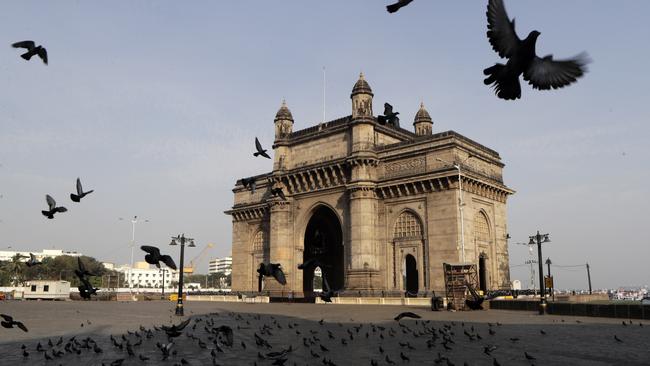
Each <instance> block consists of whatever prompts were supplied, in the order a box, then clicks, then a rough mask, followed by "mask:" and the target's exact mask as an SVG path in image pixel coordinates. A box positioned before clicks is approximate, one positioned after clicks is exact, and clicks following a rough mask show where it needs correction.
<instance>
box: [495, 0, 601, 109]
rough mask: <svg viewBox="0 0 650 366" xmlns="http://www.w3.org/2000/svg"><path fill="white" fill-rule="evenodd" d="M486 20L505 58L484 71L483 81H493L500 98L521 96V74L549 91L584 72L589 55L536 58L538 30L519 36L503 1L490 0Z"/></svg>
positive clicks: (498, 48)
mask: <svg viewBox="0 0 650 366" xmlns="http://www.w3.org/2000/svg"><path fill="white" fill-rule="evenodd" d="M487 20H488V31H487V37H488V40H489V41H490V44H491V45H492V48H493V49H494V51H495V52H497V53H498V54H499V56H500V57H502V58H507V59H508V62H507V63H506V64H505V65H504V64H500V63H497V64H495V65H494V66H491V67H488V68H487V69H485V70H483V73H484V74H485V75H486V76H487V78H485V80H484V81H483V82H484V83H485V85H490V84H493V86H494V91H495V93H496V95H497V96H498V97H499V98H501V99H505V100H515V99H519V98H521V85H520V84H519V75H521V74H523V77H524V80H526V81H528V83H529V84H530V85H532V87H533V88H534V89H539V90H548V89H557V88H562V87H565V86H567V85H569V84H571V83H573V82H575V81H576V80H577V79H578V78H579V77H581V76H583V75H584V73H585V72H586V71H587V69H586V65H587V64H588V63H589V58H588V57H587V55H586V54H584V53H583V54H580V55H578V56H576V57H574V58H572V59H567V60H554V59H553V56H552V55H547V56H544V57H542V58H540V57H538V56H537V55H536V53H535V47H536V43H537V37H539V35H540V32H538V31H536V30H533V31H532V32H530V33H529V34H528V37H526V39H524V40H521V39H519V37H518V36H517V33H516V31H515V21H514V19H513V20H512V21H510V18H509V17H508V14H507V13H506V8H505V5H504V4H503V0H490V2H489V4H488V8H487Z"/></svg>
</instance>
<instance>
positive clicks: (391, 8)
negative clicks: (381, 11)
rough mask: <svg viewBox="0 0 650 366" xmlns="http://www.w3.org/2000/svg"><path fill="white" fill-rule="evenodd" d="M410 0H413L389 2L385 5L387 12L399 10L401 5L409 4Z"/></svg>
mask: <svg viewBox="0 0 650 366" xmlns="http://www.w3.org/2000/svg"><path fill="white" fill-rule="evenodd" d="M411 1H413V0H398V1H397V2H396V3H395V4H390V5H388V6H386V10H388V12H389V13H394V12H396V11H398V10H400V9H401V8H402V7H404V6H406V5H408V4H410V3H411Z"/></svg>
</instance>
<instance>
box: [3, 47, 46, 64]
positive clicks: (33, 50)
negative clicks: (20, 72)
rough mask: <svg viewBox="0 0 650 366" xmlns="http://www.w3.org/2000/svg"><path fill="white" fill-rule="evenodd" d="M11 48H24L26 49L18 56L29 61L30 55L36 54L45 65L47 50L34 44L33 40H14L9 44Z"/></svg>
mask: <svg viewBox="0 0 650 366" xmlns="http://www.w3.org/2000/svg"><path fill="white" fill-rule="evenodd" d="M11 46H12V47H13V48H25V49H27V52H25V53H23V54H22V55H20V57H22V58H24V59H25V60H27V61H29V60H30V59H31V58H32V56H34V55H38V57H40V58H41V60H43V63H44V64H46V65H47V50H46V49H45V47H43V46H40V45H39V46H36V43H34V41H21V42H16V43H14V44H12V45H11Z"/></svg>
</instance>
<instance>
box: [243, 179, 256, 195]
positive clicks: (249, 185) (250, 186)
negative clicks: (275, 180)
mask: <svg viewBox="0 0 650 366" xmlns="http://www.w3.org/2000/svg"><path fill="white" fill-rule="evenodd" d="M241 184H242V185H243V186H244V187H246V188H248V189H250V190H251V194H253V193H255V188H257V184H256V183H255V178H254V177H250V178H242V179H241Z"/></svg>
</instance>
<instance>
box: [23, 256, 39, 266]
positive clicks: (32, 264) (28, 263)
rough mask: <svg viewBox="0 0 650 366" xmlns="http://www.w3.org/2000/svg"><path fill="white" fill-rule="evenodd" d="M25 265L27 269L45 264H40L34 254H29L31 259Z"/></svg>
mask: <svg viewBox="0 0 650 366" xmlns="http://www.w3.org/2000/svg"><path fill="white" fill-rule="evenodd" d="M25 264H26V265H27V267H32V266H35V265H37V264H43V263H41V262H39V261H38V260H37V259H36V257H35V256H34V254H32V253H29V259H28V260H27V262H25Z"/></svg>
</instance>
